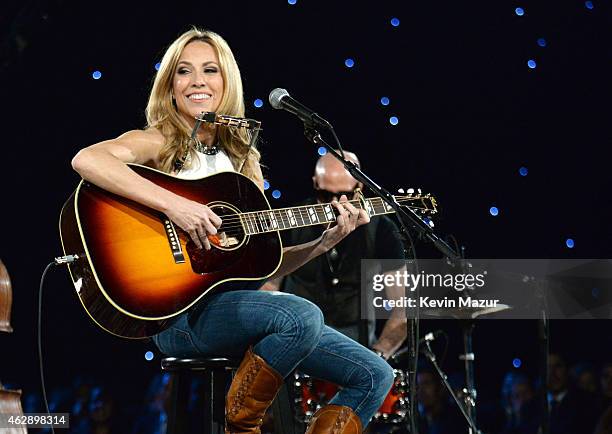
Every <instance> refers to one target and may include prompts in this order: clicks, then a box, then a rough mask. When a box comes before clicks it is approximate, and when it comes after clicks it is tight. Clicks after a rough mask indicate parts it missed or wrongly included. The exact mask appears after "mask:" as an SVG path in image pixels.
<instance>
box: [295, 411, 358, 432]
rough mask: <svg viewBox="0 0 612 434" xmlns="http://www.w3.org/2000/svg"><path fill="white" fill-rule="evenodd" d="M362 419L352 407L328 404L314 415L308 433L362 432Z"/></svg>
mask: <svg viewBox="0 0 612 434" xmlns="http://www.w3.org/2000/svg"><path fill="white" fill-rule="evenodd" d="M361 432H362V427H361V420H360V419H359V418H358V417H357V415H356V414H355V413H353V410H352V409H351V408H350V407H346V406H344V405H327V406H325V407H323V408H320V409H319V410H317V412H316V413H315V414H314V415H313V416H312V420H311V422H310V426H309V427H308V430H307V431H306V434H361Z"/></svg>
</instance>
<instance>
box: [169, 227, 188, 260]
mask: <svg viewBox="0 0 612 434" xmlns="http://www.w3.org/2000/svg"><path fill="white" fill-rule="evenodd" d="M164 232H166V237H167V238H168V244H169V245H170V251H171V252H172V256H173V257H174V262H175V263H176V264H183V263H185V255H184V254H183V248H182V247H181V242H180V240H179V237H178V235H177V234H176V229H175V228H174V223H172V222H171V221H170V219H165V220H164Z"/></svg>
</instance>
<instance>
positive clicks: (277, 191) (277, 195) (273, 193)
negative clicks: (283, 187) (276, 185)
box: [272, 190, 281, 199]
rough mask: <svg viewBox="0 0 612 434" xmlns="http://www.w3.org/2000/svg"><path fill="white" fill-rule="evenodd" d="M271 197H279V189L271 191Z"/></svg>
mask: <svg viewBox="0 0 612 434" xmlns="http://www.w3.org/2000/svg"><path fill="white" fill-rule="evenodd" d="M272 197H273V198H274V199H278V198H279V197H281V192H280V190H274V191H273V192H272Z"/></svg>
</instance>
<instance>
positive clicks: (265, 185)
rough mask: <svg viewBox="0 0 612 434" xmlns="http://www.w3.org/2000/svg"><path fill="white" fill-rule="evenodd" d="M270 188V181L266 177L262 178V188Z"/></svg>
mask: <svg viewBox="0 0 612 434" xmlns="http://www.w3.org/2000/svg"><path fill="white" fill-rule="evenodd" d="M269 188H270V182H269V181H268V180H267V179H264V190H267V189H269Z"/></svg>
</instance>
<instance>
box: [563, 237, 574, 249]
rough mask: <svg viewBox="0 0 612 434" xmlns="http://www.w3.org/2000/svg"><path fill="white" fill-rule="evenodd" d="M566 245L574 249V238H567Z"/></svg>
mask: <svg viewBox="0 0 612 434" xmlns="http://www.w3.org/2000/svg"><path fill="white" fill-rule="evenodd" d="M565 245H566V246H567V248H568V249H573V248H574V240H572V239H571V238H568V239H567V240H565Z"/></svg>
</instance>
